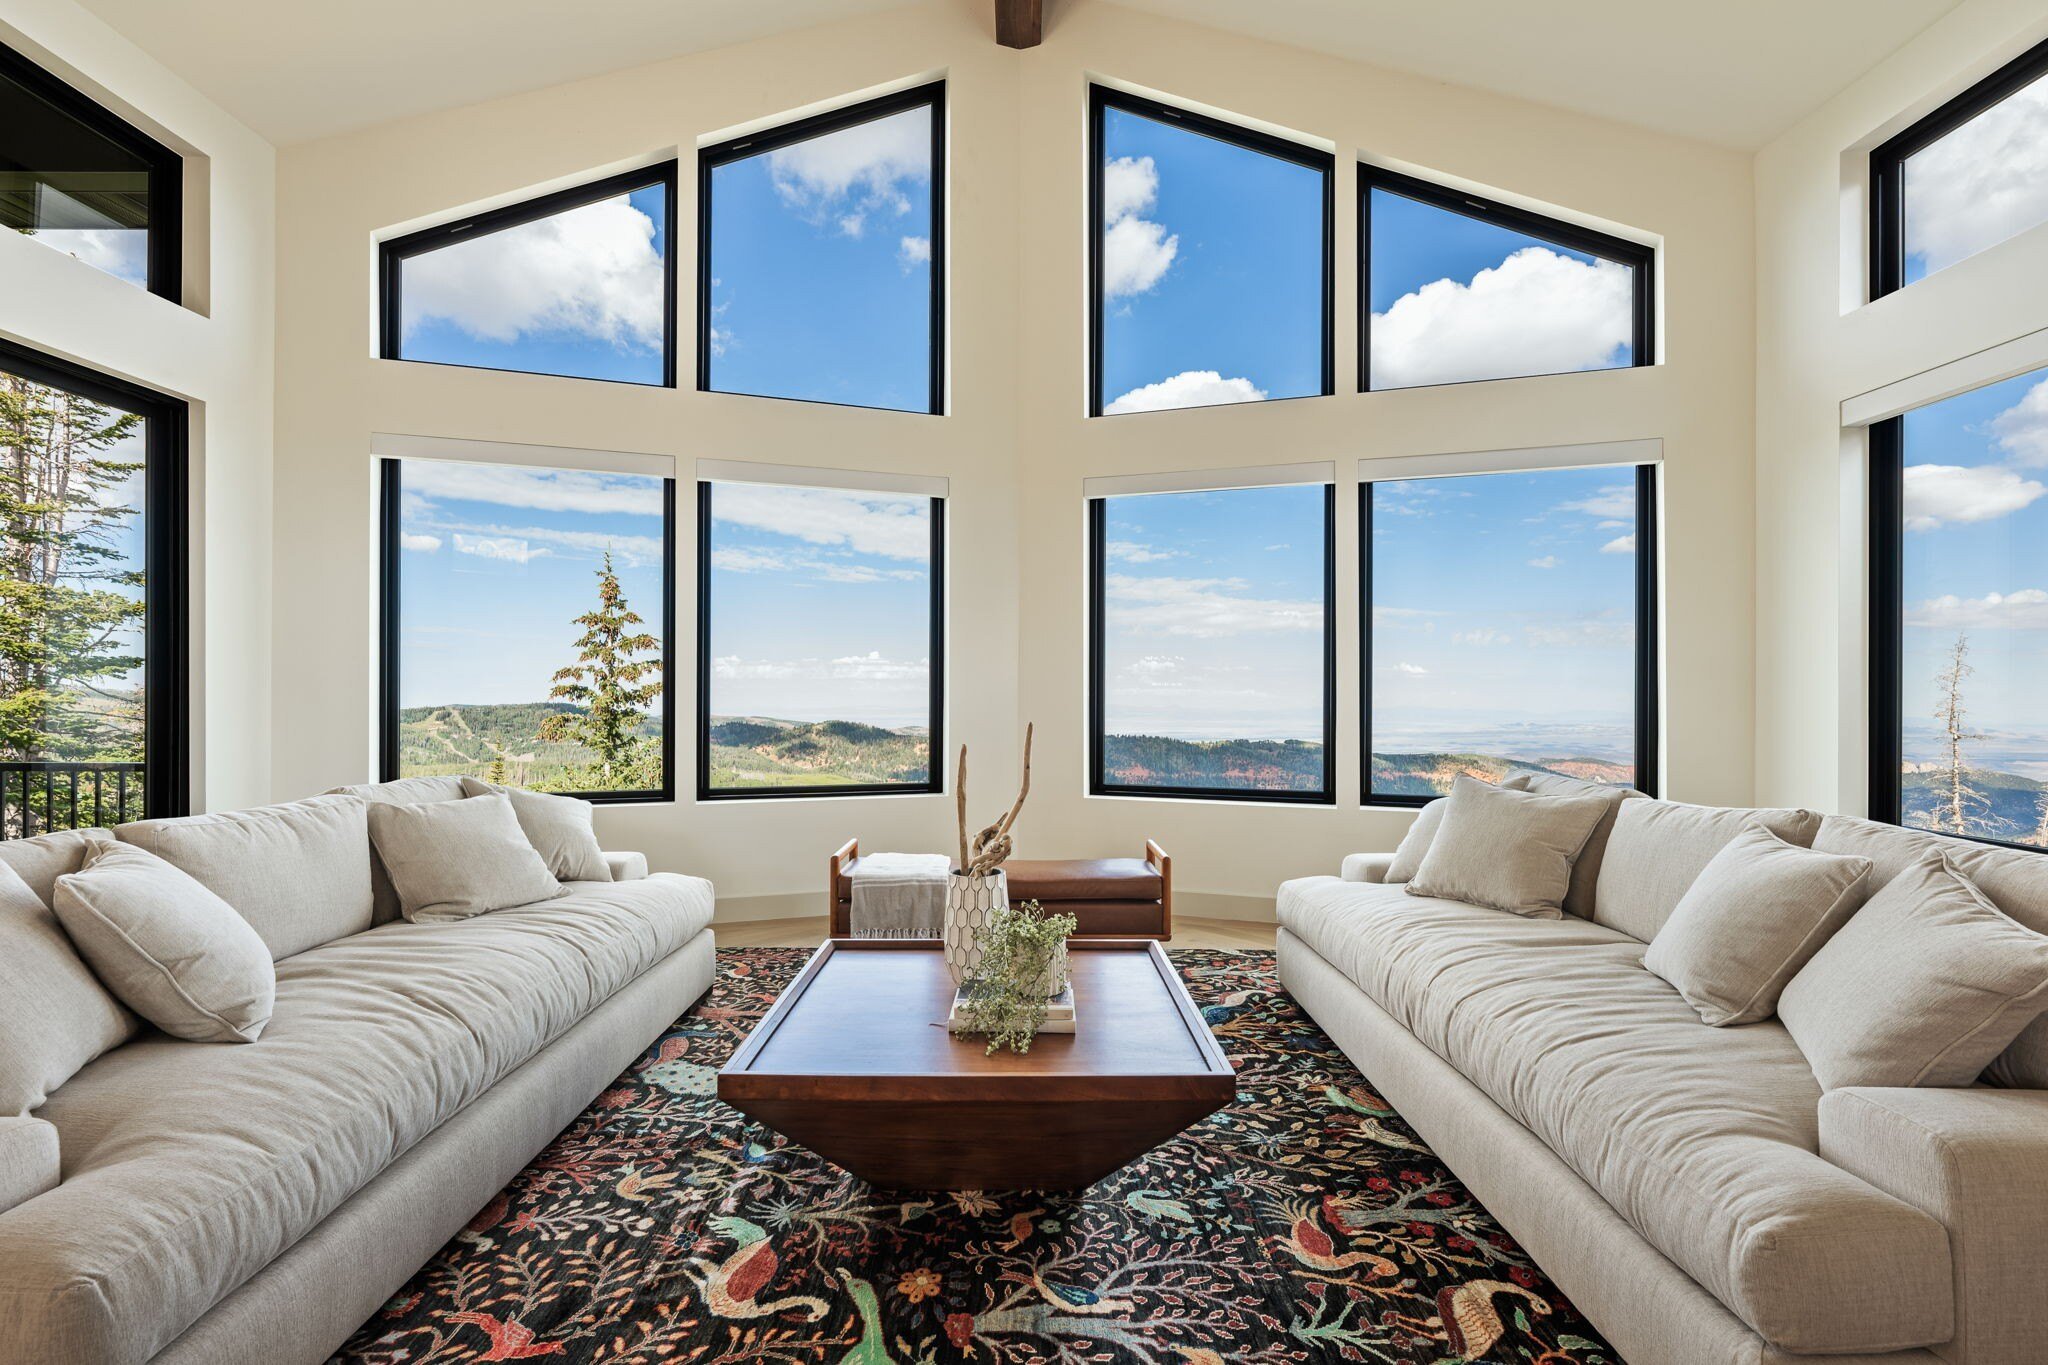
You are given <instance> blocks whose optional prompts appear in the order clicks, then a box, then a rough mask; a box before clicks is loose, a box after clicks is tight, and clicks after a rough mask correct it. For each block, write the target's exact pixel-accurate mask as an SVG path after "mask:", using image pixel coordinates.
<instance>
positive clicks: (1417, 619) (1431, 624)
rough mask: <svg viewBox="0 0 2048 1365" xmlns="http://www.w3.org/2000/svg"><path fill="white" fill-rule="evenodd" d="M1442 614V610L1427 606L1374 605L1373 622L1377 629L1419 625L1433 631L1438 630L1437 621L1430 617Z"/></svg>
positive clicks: (1425, 629) (1427, 630) (1374, 627)
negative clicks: (1434, 609)
mask: <svg viewBox="0 0 2048 1365" xmlns="http://www.w3.org/2000/svg"><path fill="white" fill-rule="evenodd" d="M1442 615H1443V613H1442V612H1440V611H1432V610H1430V609H1429V608H1427V607H1374V608H1373V609H1372V624H1373V629H1375V630H1380V629H1384V628H1386V627H1389V626H1392V627H1395V628H1405V627H1408V626H1416V625H1419V626H1420V627H1421V628H1422V629H1423V630H1424V631H1426V632H1433V631H1435V630H1436V622H1435V621H1433V620H1431V619H1430V618H1431V617H1434V616H1442Z"/></svg>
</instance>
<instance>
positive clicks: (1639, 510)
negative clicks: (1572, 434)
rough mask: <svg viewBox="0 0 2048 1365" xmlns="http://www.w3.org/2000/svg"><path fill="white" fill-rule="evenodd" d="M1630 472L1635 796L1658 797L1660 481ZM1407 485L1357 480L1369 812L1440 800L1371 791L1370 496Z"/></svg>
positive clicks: (1361, 717) (1361, 713)
mask: <svg viewBox="0 0 2048 1365" xmlns="http://www.w3.org/2000/svg"><path fill="white" fill-rule="evenodd" d="M1576 467H1578V466H1560V467H1558V468H1557V469H1498V470H1483V471H1477V472H1475V473H1474V474H1472V475H1461V474H1446V475H1443V476H1441V477H1445V478H1465V477H1481V478H1483V477H1487V476H1488V475H1497V474H1544V473H1556V472H1561V471H1562V470H1563V469H1564V468H1576ZM1623 467H1624V468H1632V469H1633V471H1634V474H1635V480H1636V530H1635V535H1636V550H1635V555H1636V563H1635V599H1636V600H1635V609H1636V611H1635V619H1636V640H1635V646H1636V647H1635V732H1636V733H1635V740H1636V753H1635V780H1634V782H1633V783H1632V784H1631V785H1632V786H1634V788H1635V789H1636V790H1637V791H1640V792H1644V793H1646V794H1648V795H1650V796H1656V795H1658V794H1659V792H1660V790H1661V787H1662V784H1663V774H1662V772H1661V770H1660V764H1659V762H1658V753H1659V749H1660V747H1661V745H1662V735H1661V734H1660V732H1659V724H1658V722H1659V719H1660V699H1661V698H1662V696H1663V687H1664V679H1663V676H1662V671H1661V669H1660V668H1659V667H1658V662H1659V659H1660V657H1661V650H1660V648H1659V646H1660V639H1659V634H1658V630H1659V625H1658V622H1659V619H1660V607H1659V599H1658V576H1657V560H1658V548H1657V475H1658V467H1657V466H1656V465H1654V464H1638V465H1634V466H1623ZM1411 481H1412V480H1407V479H1381V480H1366V479H1361V480H1359V484H1358V639H1359V668H1358V677H1359V684H1358V687H1359V708H1358V758H1359V774H1358V787H1359V801H1360V804H1362V805H1365V806H1395V807H1421V806H1426V805H1428V804H1429V803H1430V802H1432V801H1435V800H1437V799H1438V797H1437V796H1436V795H1405V794H1394V793H1384V792H1375V791H1374V790H1373V788H1372V753H1373V745H1372V733H1373V727H1372V721H1373V704H1372V697H1373V685H1372V680H1373V621H1372V617H1373V598H1372V579H1373V574H1372V551H1373V539H1372V525H1373V515H1372V491H1373V488H1374V487H1375V486H1376V485H1377V484H1379V483H1407V482H1411Z"/></svg>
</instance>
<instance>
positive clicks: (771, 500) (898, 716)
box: [711, 483, 931, 729]
mask: <svg viewBox="0 0 2048 1365" xmlns="http://www.w3.org/2000/svg"><path fill="white" fill-rule="evenodd" d="M711 515H712V525H711V714H712V715H714V716H767V717H771V718H773V719H776V720H792V721H820V720H857V721H862V722H865V723H867V724H870V725H881V726H886V727H888V728H890V729H896V728H899V727H902V726H907V725H929V724H930V722H931V704H930V686H931V683H930V654H931V500H930V499H929V498H921V497H907V496H895V495H886V494H869V493H853V492H846V491H842V490H839V489H829V488H797V487H785V486H779V485H771V484H743V483H720V484H714V485H712V491H711Z"/></svg>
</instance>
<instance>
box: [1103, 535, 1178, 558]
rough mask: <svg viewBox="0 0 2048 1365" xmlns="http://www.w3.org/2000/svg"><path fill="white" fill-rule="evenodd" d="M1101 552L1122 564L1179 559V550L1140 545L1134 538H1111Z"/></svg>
mask: <svg viewBox="0 0 2048 1365" xmlns="http://www.w3.org/2000/svg"><path fill="white" fill-rule="evenodd" d="M1102 548H1103V552H1104V553H1105V554H1107V555H1108V556H1109V557H1110V558H1111V559H1114V560H1116V561H1118V562H1119V563H1123V564H1156V563H1158V562H1159V561H1160V560H1162V559H1179V558H1180V557H1181V553H1180V551H1179V550H1160V549H1155V548H1153V547H1152V546H1150V545H1140V544H1139V543H1138V542H1137V541H1135V540H1112V541H1110V542H1109V543H1108V544H1107V545H1105V546H1103V547H1102Z"/></svg>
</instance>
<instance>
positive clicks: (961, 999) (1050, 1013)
mask: <svg viewBox="0 0 2048 1365" xmlns="http://www.w3.org/2000/svg"><path fill="white" fill-rule="evenodd" d="M973 996H974V983H973V982H972V981H970V982H968V983H967V984H966V985H964V986H962V987H961V988H960V989H959V990H957V991H955V992H954V993H953V1010H952V1013H951V1014H949V1015H948V1016H947V1017H946V1027H947V1029H949V1030H950V1031H952V1032H954V1033H972V1032H973V1030H972V1029H971V1028H969V1027H968V1026H967V1002H968V1001H969V1000H970V999H972V998H973ZM1038 1031H1039V1032H1040V1033H1072V1032H1073V1031H1074V983H1073V982H1071V981H1069V982H1068V983H1067V988H1066V989H1065V990H1063V991H1061V992H1060V993H1059V994H1058V995H1055V996H1054V997H1053V998H1052V999H1050V1000H1048V1001H1046V1002H1045V1022H1044V1023H1042V1024H1040V1025H1039V1026H1038Z"/></svg>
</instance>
